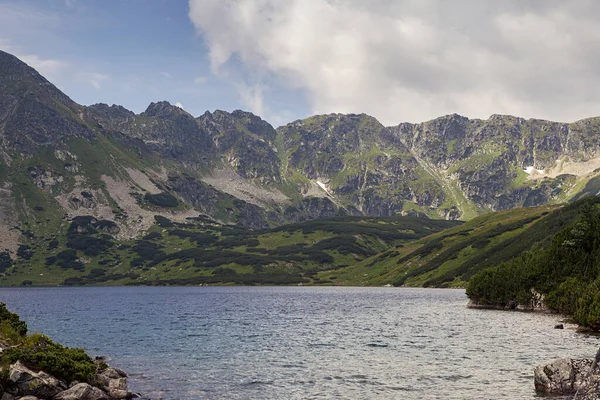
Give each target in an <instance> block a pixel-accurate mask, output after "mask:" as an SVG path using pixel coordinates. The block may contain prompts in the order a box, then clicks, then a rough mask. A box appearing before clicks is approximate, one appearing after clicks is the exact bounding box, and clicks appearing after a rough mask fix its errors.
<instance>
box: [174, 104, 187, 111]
mask: <svg viewBox="0 0 600 400" xmlns="http://www.w3.org/2000/svg"><path fill="white" fill-rule="evenodd" d="M175 107H179V108H181V109H182V110H185V108H183V104H181V103H180V102H177V103H175Z"/></svg>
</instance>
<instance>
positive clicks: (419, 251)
mask: <svg viewBox="0 0 600 400" xmlns="http://www.w3.org/2000/svg"><path fill="white" fill-rule="evenodd" d="M559 209H560V207H559V206H544V207H535V208H518V209H513V210H509V211H502V212H498V213H490V214H486V215H483V216H480V217H477V218H474V219H472V220H470V221H468V222H466V223H465V224H463V225H460V226H456V227H452V228H449V229H447V230H444V231H441V232H439V233H435V234H432V235H430V236H427V237H425V238H422V239H419V240H417V241H415V242H410V243H407V244H405V245H404V246H403V247H396V248H392V249H389V250H387V251H385V252H383V253H380V254H377V255H375V256H373V257H369V258H367V259H365V260H363V261H361V262H358V263H355V264H354V265H351V266H348V267H345V268H341V269H338V270H336V271H324V272H320V273H319V274H318V277H319V278H320V279H321V280H327V279H329V280H333V281H334V282H335V283H336V284H340V285H386V284H398V283H399V282H400V284H402V285H406V286H445V287H456V286H464V284H465V283H466V281H467V280H468V278H469V276H470V275H472V274H473V273H474V271H476V270H479V269H481V268H483V267H484V266H486V265H488V264H489V262H491V260H494V259H496V258H500V259H502V258H503V257H504V258H506V257H508V258H510V257H513V256H514V255H515V254H519V253H520V252H521V251H522V249H521V248H520V247H519V246H518V244H519V243H524V242H525V240H524V239H523V240H518V241H517V240H516V239H520V238H521V237H523V236H526V235H527V232H530V234H531V235H534V236H533V238H534V239H535V238H536V236H537V238H538V239H539V240H540V241H543V240H544V238H545V237H546V236H547V235H544V234H540V233H541V232H538V231H535V230H530V229H532V228H533V226H534V225H535V224H536V223H537V222H538V221H540V220H542V219H543V218H546V217H547V216H548V215H550V214H552V213H553V212H555V211H557V210H559ZM553 229H554V228H553ZM548 230H549V231H550V230H551V229H548ZM542 231H543V230H542ZM486 241H488V242H486ZM531 244H532V243H529V242H527V245H531ZM476 245H477V246H481V247H478V248H475V246H476ZM504 246H506V247H507V248H508V249H504V250H502V249H503V247H504Z"/></svg>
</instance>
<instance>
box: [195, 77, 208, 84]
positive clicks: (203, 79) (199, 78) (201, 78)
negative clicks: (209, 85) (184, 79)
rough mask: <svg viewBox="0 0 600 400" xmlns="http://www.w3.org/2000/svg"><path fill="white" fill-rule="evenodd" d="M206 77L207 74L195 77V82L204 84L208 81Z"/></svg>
mask: <svg viewBox="0 0 600 400" xmlns="http://www.w3.org/2000/svg"><path fill="white" fill-rule="evenodd" d="M206 80H207V79H206V77H205V76H197V77H196V78H194V83H195V84H196V85H202V84H204V83H206Z"/></svg>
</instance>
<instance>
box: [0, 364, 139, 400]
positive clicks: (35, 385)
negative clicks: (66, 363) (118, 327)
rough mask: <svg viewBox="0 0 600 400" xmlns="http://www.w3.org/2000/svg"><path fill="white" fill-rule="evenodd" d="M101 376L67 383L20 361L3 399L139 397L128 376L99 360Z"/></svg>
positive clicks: (0, 393) (14, 366) (3, 390)
mask: <svg viewBox="0 0 600 400" xmlns="http://www.w3.org/2000/svg"><path fill="white" fill-rule="evenodd" d="M96 363H97V364H98V373H97V374H96V376H95V377H94V379H92V380H91V382H92V383H94V382H95V386H92V385H91V384H89V383H84V382H72V383H71V385H70V387H68V386H67V384H66V383H65V382H63V381H61V380H59V379H57V378H55V377H53V376H51V375H49V374H47V373H45V372H44V371H37V372H36V371H33V370H31V369H29V368H28V367H26V366H25V365H23V364H22V363H20V362H16V363H14V364H12V365H10V367H9V374H8V379H7V380H6V382H5V384H4V386H0V396H1V399H2V400H13V399H14V400H16V399H20V400H122V399H132V398H139V397H140V395H138V394H136V393H133V392H131V391H130V390H129V389H128V386H127V374H126V373H125V372H123V371H121V370H120V369H118V368H113V367H110V366H108V365H107V364H106V363H105V362H104V359H102V358H99V359H97V360H96Z"/></svg>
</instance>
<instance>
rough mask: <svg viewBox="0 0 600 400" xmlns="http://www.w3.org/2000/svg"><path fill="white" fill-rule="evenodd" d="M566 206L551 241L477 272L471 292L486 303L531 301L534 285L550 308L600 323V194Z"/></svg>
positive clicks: (586, 323) (581, 320)
mask: <svg viewBox="0 0 600 400" xmlns="http://www.w3.org/2000/svg"><path fill="white" fill-rule="evenodd" d="M562 211H563V213H562V214H563V217H568V219H567V221H568V223H567V224H565V226H563V227H562V229H560V230H559V231H558V232H556V233H554V235H553V236H552V238H551V241H550V243H549V245H548V246H543V247H542V246H540V247H538V248H531V249H530V250H529V251H526V252H524V253H523V254H521V255H520V256H519V257H517V258H514V259H512V260H510V261H507V262H504V263H500V264H498V265H495V266H493V267H490V268H486V269H484V270H483V271H481V272H479V273H477V274H476V275H475V276H473V278H472V279H471V281H470V282H469V285H468V287H467V295H468V296H469V298H470V299H471V300H472V301H474V302H476V303H478V304H482V305H492V306H500V307H507V306H509V305H510V304H511V303H512V304H525V305H527V304H530V303H531V301H532V296H533V294H534V293H533V291H535V292H538V293H541V294H543V295H544V302H545V304H546V305H547V306H548V307H549V308H551V309H554V310H557V311H560V312H562V313H565V314H569V315H573V317H574V318H575V320H576V321H577V322H578V323H580V324H582V325H584V326H588V327H591V328H593V329H595V330H597V329H600V199H599V198H598V197H588V198H585V199H583V200H580V201H578V202H576V203H574V204H572V205H570V206H568V207H565V208H564V209H563V210H562Z"/></svg>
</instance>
